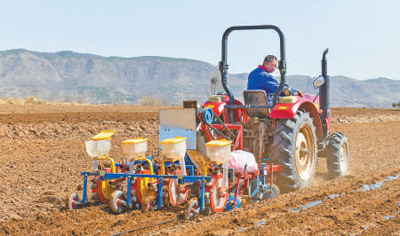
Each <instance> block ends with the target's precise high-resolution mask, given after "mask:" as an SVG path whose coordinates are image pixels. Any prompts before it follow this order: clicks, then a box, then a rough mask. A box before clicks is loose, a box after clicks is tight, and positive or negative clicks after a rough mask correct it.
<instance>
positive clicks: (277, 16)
mask: <svg viewBox="0 0 400 236" xmlns="http://www.w3.org/2000/svg"><path fill="white" fill-rule="evenodd" d="M0 3H1V7H0V50H8V49H16V48H25V49H28V50H33V51H42V52H56V51H62V50H72V51H75V52H81V53H92V54H98V55H102V56H121V57H137V56H164V57H178V58H190V59H197V60H202V61H206V62H209V63H211V64H213V65H215V66H217V64H218V62H219V61H220V59H221V38H222V34H223V32H224V30H225V29H226V28H228V27H230V26H234V25H257V24H274V25H276V26H278V27H280V28H281V30H282V31H283V32H284V34H285V37H286V51H287V53H286V57H287V63H288V74H289V75H291V74H301V75H310V76H317V75H318V74H320V64H321V62H320V61H321V54H322V51H323V50H324V49H325V48H329V50H330V53H329V54H328V72H329V74H330V75H344V76H348V77H351V78H356V79H369V78H375V77H388V78H391V79H400V13H399V12H400V1H398V0H329V1H328V0H310V1H307V0H303V1H299V0H290V1H289V0H288V1H285V0H280V1H251V0H248V1H243V0H241V1H236V0H230V1H218V0H213V1H211V0H202V1H190V0H186V1H184V0H182V1H175V0H169V1H167V0H164V1H161V0H158V1H151V0H147V1H143V0H142V1H136V0H130V1H129V0H127V1H123V0H121V1H102V0H97V1H91V0H80V1H75V0H68V1H54V0H52V1H40V0H36V1H18V0H16V1H0ZM278 42H279V41H278V36H277V34H276V33H275V32H273V31H253V32H251V31H248V32H243V31H242V32H233V33H232V34H231V35H230V39H229V46H228V63H229V64H230V70H229V72H232V73H238V72H249V71H251V70H252V69H254V68H255V67H256V66H257V65H258V64H260V63H261V62H262V60H263V58H264V56H265V55H267V54H278V52H279V49H278V47H279V44H278Z"/></svg>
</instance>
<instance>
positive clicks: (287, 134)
mask: <svg viewBox="0 0 400 236" xmlns="http://www.w3.org/2000/svg"><path fill="white" fill-rule="evenodd" d="M316 143H317V139H316V135H315V126H314V124H313V119H312V118H311V117H310V115H309V113H308V112H306V111H303V110H299V111H298V112H297V114H296V115H295V117H293V118H292V119H287V120H283V119H282V120H276V130H275V132H274V141H273V143H272V146H271V152H272V158H271V162H272V163H274V164H278V165H281V166H282V170H281V171H278V172H276V173H275V174H274V177H275V183H276V184H277V185H278V186H279V189H281V191H282V192H289V191H293V190H296V189H300V188H305V187H309V186H311V184H312V181H313V178H314V175H315V170H316V166H317V144H316Z"/></svg>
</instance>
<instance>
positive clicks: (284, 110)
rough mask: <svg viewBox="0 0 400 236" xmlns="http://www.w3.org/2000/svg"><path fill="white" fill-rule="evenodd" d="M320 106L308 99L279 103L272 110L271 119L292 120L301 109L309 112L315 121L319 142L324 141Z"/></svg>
mask: <svg viewBox="0 0 400 236" xmlns="http://www.w3.org/2000/svg"><path fill="white" fill-rule="evenodd" d="M317 106H318V105H316V104H314V103H312V102H311V101H310V100H308V99H306V98H300V97H298V99H297V100H296V101H295V102H293V103H277V104H276V105H275V107H274V108H273V109H272V111H271V114H270V118H273V119H292V118H293V117H294V116H295V115H296V113H297V111H298V110H299V109H301V110H304V111H307V112H308V113H309V114H310V117H311V118H312V119H313V124H314V126H315V131H316V134H317V138H318V140H319V141H321V140H322V139H323V131H322V124H321V118H320V116H319V113H318V109H319V108H318V107H317Z"/></svg>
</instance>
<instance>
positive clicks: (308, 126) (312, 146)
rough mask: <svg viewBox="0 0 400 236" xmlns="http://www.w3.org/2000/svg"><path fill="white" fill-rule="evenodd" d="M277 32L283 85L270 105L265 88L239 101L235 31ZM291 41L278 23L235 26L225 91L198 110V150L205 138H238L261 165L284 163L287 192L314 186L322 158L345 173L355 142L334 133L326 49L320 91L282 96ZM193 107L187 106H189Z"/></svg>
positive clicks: (282, 184)
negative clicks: (233, 78)
mask: <svg viewBox="0 0 400 236" xmlns="http://www.w3.org/2000/svg"><path fill="white" fill-rule="evenodd" d="M242 30H274V31H275V32H277V33H278V35H279V37H280V58H279V64H278V69H279V72H280V75H281V76H280V77H281V78H280V85H279V87H278V89H277V91H276V92H275V94H274V98H273V103H272V104H269V103H268V100H267V97H266V94H265V91H263V90H246V91H244V92H243V95H244V102H245V104H242V103H241V102H240V101H238V100H235V97H234V95H233V93H232V92H231V90H230V88H229V86H228V79H227V77H228V64H227V42H228V36H229V34H230V33H231V32H233V31H242ZM284 43H285V40H284V35H283V33H282V31H281V30H280V29H279V28H278V27H276V26H273V25H256V26H234V27H230V28H228V29H227V30H226V31H225V33H224V34H223V38H222V60H221V62H220V64H219V69H220V73H221V83H222V86H223V88H224V90H225V93H223V94H217V95H213V96H210V97H209V99H208V101H207V102H206V103H205V104H204V105H203V106H202V107H201V108H199V109H198V118H199V119H198V122H199V133H198V141H197V142H198V150H199V151H200V152H202V151H201V150H202V146H203V144H202V142H204V141H206V142H207V141H210V140H213V139H222V138H224V139H228V140H231V141H233V142H232V143H233V150H238V149H241V150H244V151H248V152H251V153H253V154H254V155H255V157H256V159H257V161H258V163H261V162H265V163H273V164H277V165H281V166H282V171H280V172H277V173H276V174H275V175H274V181H275V183H276V184H277V185H278V186H279V188H280V189H281V190H282V191H284V192H288V191H293V190H295V189H299V188H304V187H308V186H310V185H311V184H312V182H313V178H314V175H315V171H316V166H317V156H321V157H326V158H327V165H328V172H329V173H328V174H329V176H330V177H331V178H334V177H339V176H342V175H345V174H346V172H347V170H348V164H349V146H348V142H347V138H346V136H345V135H344V134H343V133H333V134H331V133H330V127H331V111H330V107H329V76H328V75H327V61H326V55H327V53H328V49H326V50H325V51H324V53H323V56H322V75H321V76H320V77H318V78H317V79H316V80H314V87H315V88H316V89H318V90H319V92H318V94H317V95H315V96H314V95H309V94H305V95H304V97H300V96H297V95H295V94H290V95H289V96H279V94H280V93H281V91H282V90H283V89H284V86H285V84H286V77H285V76H286V61H285V44H284ZM187 106H188V105H186V107H187Z"/></svg>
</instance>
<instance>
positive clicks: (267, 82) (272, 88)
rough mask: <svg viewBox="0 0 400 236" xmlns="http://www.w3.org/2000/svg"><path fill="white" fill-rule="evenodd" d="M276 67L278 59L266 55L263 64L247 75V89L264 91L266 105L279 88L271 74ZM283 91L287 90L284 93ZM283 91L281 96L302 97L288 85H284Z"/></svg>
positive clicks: (271, 100)
mask: <svg viewBox="0 0 400 236" xmlns="http://www.w3.org/2000/svg"><path fill="white" fill-rule="evenodd" d="M277 65H278V59H277V58H276V56H274V55H268V56H266V57H265V59H264V61H263V64H262V65H259V66H258V68H256V69H255V70H253V71H252V72H251V73H250V74H249V78H248V82H247V89H248V90H255V89H260V90H264V91H265V93H266V94H267V99H268V103H269V104H272V103H273V98H274V93H275V92H276V90H277V89H278V87H279V83H278V81H276V79H274V77H272V75H271V73H273V72H274V71H275V70H276V67H277ZM284 90H288V91H286V92H284ZM284 90H282V92H281V94H280V95H281V96H283V95H290V94H293V95H299V96H300V97H304V96H303V93H302V92H301V91H300V90H296V89H291V88H289V86H288V85H285V87H284Z"/></svg>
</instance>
